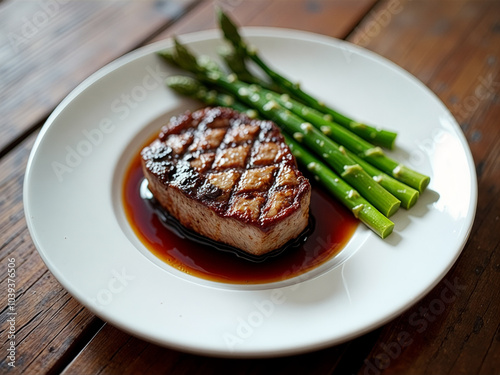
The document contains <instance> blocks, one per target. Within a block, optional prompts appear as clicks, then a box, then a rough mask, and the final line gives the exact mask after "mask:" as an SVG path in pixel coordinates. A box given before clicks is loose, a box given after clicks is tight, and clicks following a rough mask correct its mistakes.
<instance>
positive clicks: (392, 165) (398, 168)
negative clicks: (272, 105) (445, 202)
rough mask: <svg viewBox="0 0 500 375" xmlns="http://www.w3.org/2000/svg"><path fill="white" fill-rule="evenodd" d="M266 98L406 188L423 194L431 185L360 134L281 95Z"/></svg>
mask: <svg viewBox="0 0 500 375" xmlns="http://www.w3.org/2000/svg"><path fill="white" fill-rule="evenodd" d="M266 94H267V95H268V97H269V99H273V100H276V101H277V102H278V103H280V104H281V105H282V106H284V107H285V108H287V109H289V110H290V111H291V112H293V113H295V114H296V115H298V116H300V117H302V118H303V119H304V120H305V121H308V122H310V123H311V124H313V125H314V126H315V127H316V128H318V129H320V130H321V131H322V132H323V133H325V134H326V135H328V136H329V137H330V138H332V139H333V140H335V141H336V142H338V143H339V144H341V145H342V146H345V147H346V148H347V149H349V150H350V151H351V152H352V153H354V154H355V155H356V156H358V157H359V158H361V159H363V160H365V161H367V162H368V163H370V164H372V165H373V166H375V167H376V168H378V169H379V170H381V171H383V172H385V173H386V174H388V175H390V176H392V177H393V178H395V179H397V180H399V181H401V182H402V183H404V184H405V185H409V186H411V187H412V188H414V189H417V190H418V191H420V192H423V191H424V190H425V188H426V187H427V185H428V184H429V181H430V178H429V177H428V176H425V175H423V174H421V173H418V172H416V171H414V170H412V169H411V168H408V167H407V166H405V165H403V164H400V163H398V162H397V161H395V160H393V159H391V158H389V157H388V156H386V155H385V154H384V152H383V150H382V149H380V148H379V147H374V146H373V145H372V144H371V143H369V142H367V141H365V140H364V139H362V138H361V137H359V136H357V135H356V134H354V133H352V132H350V131H349V130H347V129H345V128H343V127H341V126H340V125H338V124H336V123H334V122H332V121H329V120H328V119H325V118H324V116H323V115H322V114H321V113H320V112H318V111H316V110H315V109H313V108H310V107H307V106H305V105H304V104H302V103H300V102H298V101H296V100H293V99H291V98H289V97H288V96H286V95H279V94H277V93H273V92H271V91H267V93H266ZM401 189H402V187H401V186H398V187H397V190H401ZM399 199H401V198H399Z"/></svg>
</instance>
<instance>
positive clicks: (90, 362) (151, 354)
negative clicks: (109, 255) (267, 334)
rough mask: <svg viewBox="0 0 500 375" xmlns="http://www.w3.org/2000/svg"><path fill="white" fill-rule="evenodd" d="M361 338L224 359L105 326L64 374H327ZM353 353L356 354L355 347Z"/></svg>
mask: <svg viewBox="0 0 500 375" xmlns="http://www.w3.org/2000/svg"><path fill="white" fill-rule="evenodd" d="M368 336H370V335H368ZM374 338H375V339H376V337H375V336H374V337H372V338H371V339H372V340H373V339H374ZM363 340H364V341H366V340H365V339H363ZM360 341H361V340H359V339H358V340H353V341H351V342H350V343H346V344H343V345H338V346H335V347H332V348H329V349H325V350H319V351H316V352H312V353H307V354H303V355H297V356H290V357H282V358H270V359H225V358H211V357H204V356H198V355H193V354H188V353H183V352H179V351H176V350H171V349H166V348H162V347H160V346H157V345H153V344H150V343H147V342H145V341H142V340H139V339H136V338H133V337H131V336H129V335H127V334H125V333H123V332H122V331H120V330H118V329H116V328H113V327H112V326H110V325H106V326H105V327H104V328H103V329H102V330H101V331H99V333H98V335H96V337H95V338H94V339H93V340H92V341H91V343H90V344H89V345H88V346H87V347H86V348H85V350H83V351H82V352H81V353H80V355H79V356H78V357H77V358H76V359H75V360H74V361H73V362H72V363H71V364H70V365H69V366H68V367H67V368H66V369H65V370H64V371H63V372H62V374H63V375H70V374H82V373H88V374H108V375H110V374H145V373H149V374H157V373H173V374H203V375H209V374H214V375H217V374H235V375H236V374H247V375H251V374H262V373H266V370H267V371H269V370H270V369H273V373H275V374H326V373H330V371H331V370H332V369H333V368H335V367H336V366H337V364H338V362H339V361H340V360H341V359H343V358H345V356H344V353H345V352H346V351H347V350H348V349H349V348H351V347H354V348H356V350H357V351H361V352H362V350H361V349H360V348H363V342H360ZM369 342H370V344H371V343H372V341H369ZM370 347H371V345H370ZM352 352H353V353H355V351H354V350H353V351H352ZM110 358H111V360H110Z"/></svg>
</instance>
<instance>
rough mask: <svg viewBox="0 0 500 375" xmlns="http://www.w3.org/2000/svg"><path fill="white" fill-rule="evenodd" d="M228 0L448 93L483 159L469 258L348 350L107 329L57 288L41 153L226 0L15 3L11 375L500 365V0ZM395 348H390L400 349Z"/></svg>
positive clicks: (9, 126)
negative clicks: (90, 81)
mask: <svg viewBox="0 0 500 375" xmlns="http://www.w3.org/2000/svg"><path fill="white" fill-rule="evenodd" d="M218 3H219V4H220V5H221V6H223V7H225V8H226V9H228V10H230V11H231V12H232V14H233V15H234V16H235V17H236V18H237V19H238V20H239V22H240V23H241V24H243V25H252V26H253V25H262V26H278V27H286V28H295V29H300V30H308V31H312V32H317V33H321V34H324V35H329V36H332V37H336V38H343V39H346V40H348V41H351V42H353V43H356V44H359V45H361V46H363V47H365V48H367V49H370V50H372V51H374V52H376V53H379V54H380V55H382V56H384V57H386V58H388V59H390V60H392V61H394V62H395V63H396V64H398V65H400V66H402V67H403V68H404V69H406V70H408V71H409V72H410V73H412V74H414V75H415V76H416V77H417V78H419V79H420V80H421V81H422V82H424V83H425V84H426V85H427V86H428V87H429V88H430V89H431V90H432V91H434V92H435V93H436V95H438V97H439V98H440V99H441V100H442V101H443V102H444V103H445V105H446V106H447V107H448V108H449V109H450V111H451V112H452V113H453V115H454V116H455V117H456V119H457V120H458V122H459V123H460V126H461V127H462V130H463V132H464V134H465V136H466V138H467V141H468V142H469V145H470V148H471V150H472V154H473V156H474V161H475V164H476V168H477V177H478V186H479V200H478V206H477V215H476V219H475V223H474V226H473V228H472V232H471V235H470V238H469V240H468V241H467V244H466V246H465V248H464V250H463V253H462V254H461V256H460V258H459V259H458V261H457V262H456V264H455V265H454V267H453V268H452V269H451V270H450V272H449V273H448V274H447V275H446V276H445V277H444V279H443V280H442V281H441V282H440V283H439V284H438V285H437V286H436V287H435V288H434V289H433V290H432V291H431V292H430V293H429V294H428V295H427V296H426V297H425V298H424V299H422V300H421V301H418V302H416V304H415V305H414V306H413V307H411V308H410V309H409V310H408V311H406V312H405V313H403V314H402V315H401V316H399V317H397V318H396V319H394V320H393V321H391V322H390V323H388V324H386V325H385V326H383V327H380V328H379V329H376V330H374V331H373V332H370V333H369V334H366V335H364V336H361V337H359V338H357V339H355V340H352V341H350V342H346V343H344V344H342V345H338V346H335V347H331V348H327V349H324V350H321V351H317V352H313V353H307V354H303V355H298V356H293V357H285V358H274V359H265V360H233V359H220V358H208V357H202V356H195V355H191V354H186V353H182V352H178V351H175V350H171V349H165V348H161V347H158V346H156V345H152V344H149V343H147V342H144V341H142V340H139V339H136V338H134V337H131V336H129V335H127V334H125V333H123V332H121V331H120V330H118V329H116V328H114V327H112V326H110V325H108V324H106V323H105V322H103V321H101V320H100V319H99V318H97V317H95V316H94V315H93V314H92V313H91V312H89V311H88V310H87V309H86V308H85V307H83V306H82V305H80V304H79V303H78V302H76V301H75V300H74V299H73V298H72V297H71V296H69V294H68V293H67V292H66V291H65V290H64V289H63V288H62V287H61V286H60V285H59V283H58V282H57V280H55V278H54V277H53V276H52V274H51V273H50V272H49V271H48V270H47V268H46V267H45V265H44V263H43V262H42V260H41V258H40V256H39V255H38V253H37V251H36V249H35V247H34V245H33V243H32V241H31V238H30V236H29V233H28V230H27V228H26V222H25V219H24V212H23V204H22V185H23V177H24V171H25V167H26V162H27V159H28V156H29V152H30V150H31V148H32V146H33V143H34V141H35V138H36V136H37V134H38V131H39V128H40V127H41V125H42V124H43V122H44V121H45V119H46V118H47V116H48V115H49V114H50V112H51V111H52V110H53V109H54V107H55V106H56V105H57V104H58V103H59V102H60V101H61V100H62V99H63V98H64V96H65V95H66V94H67V93H68V92H69V91H70V90H71V89H73V88H74V87H75V86H76V85H78V83H80V82H81V81H82V80H83V79H84V78H86V77H87V76H89V75H90V74H92V73H93V72H95V71H96V70H97V69H99V68H100V67H102V66H104V65H105V64H106V63H108V62H110V61H112V60H114V59H115V58H117V57H119V56H121V55H123V54H124V53H126V52H128V51H130V50H133V49H135V48H137V47H139V46H141V45H144V44H147V43H150V42H152V41H155V40H159V39H163V38H167V37H169V36H171V35H173V34H177V35H179V34H182V33H186V32H191V31H198V30H204V29H209V28H213V27H215V22H214V17H213V2H212V1H208V0H206V1H194V0H171V1H77V0H73V1H60V2H57V1H56V0H53V1H48V0H46V1H27V0H23V1H21V0H18V1H6V0H4V1H2V2H0V118H1V119H2V121H1V122H0V157H1V158H0V280H1V282H2V304H3V305H2V306H1V308H0V311H1V314H0V322H1V331H0V335H1V342H2V344H3V346H2V349H3V350H2V354H1V356H0V373H12V374H17V373H27V374H46V373H48V374H55V373H61V372H64V373H65V374H98V373H99V374H129V373H137V374H143V373H150V374H155V373H175V374H184V373H186V374H198V373H199V374H220V373H231V374H243V373H245V374H260V373H268V372H270V371H271V370H272V371H273V372H274V373H287V374H290V373H292V374H379V373H383V374H401V373H404V374H499V373H500V331H499V322H500V319H499V317H500V292H499V290H500V288H499V286H500V259H499V254H498V250H499V242H500V235H499V233H500V219H499V217H500V203H499V201H500V200H499V199H498V196H499V193H500V191H499V190H500V188H499V186H500V141H499V137H500V125H499V124H500V123H499V120H498V119H499V118H500V98H499V93H500V2H498V1H493V0H492V1H488V0H475V1H473V0H471V1H466V0H439V1H438V0H413V1H409V0H408V1H404V0H387V1H384V0H380V1H376V0H333V1H327V0H275V1H270V0H250V1H248V0H247V1H242V0H221V1H219V2H218ZM44 4H45V5H44ZM47 4H49V5H47ZM40 12H41V13H44V14H45V16H44V15H41V13H40ZM9 258H15V259H16V266H17V288H18V289H17V300H16V308H17V311H18V312H19V315H18V317H17V321H16V329H17V332H16V339H17V340H16V341H17V346H16V367H15V368H10V367H9V366H8V365H7V362H8V360H7V358H6V353H7V348H8V339H7V330H8V322H7V319H8V317H9V316H8V315H7V313H8V310H7V298H6V297H7V296H6V290H7V267H8V259H9ZM450 283H452V284H455V285H457V286H458V287H459V288H458V289H457V293H456V295H455V296H456V298H454V299H453V301H452V302H450V303H448V304H446V309H445V311H444V312H442V313H440V314H439V315H433V314H431V313H430V312H429V310H428V307H429V306H430V304H432V302H433V301H434V300H436V299H439V298H440V295H441V292H442V291H443V289H444V288H446V287H447V286H448V285H449V284H450ZM425 310H427V312H426V311H425ZM415 316H418V318H419V319H421V320H422V319H423V320H422V323H421V324H420V325H415V324H412V322H413V323H414V321H413V320H412V319H415ZM424 322H425V329H424ZM405 332H407V333H408V334H409V335H410V338H411V341H410V342H411V343H410V344H409V345H407V346H405V347H404V348H402V349H401V350H399V349H397V345H396V343H398V340H400V338H401V335H403V334H404V333H405ZM384 348H385V349H384ZM390 348H392V349H393V351H392V352H391V353H392V354H391V356H389V355H387V354H386V352H387V351H388V350H390Z"/></svg>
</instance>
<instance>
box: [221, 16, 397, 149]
mask: <svg viewBox="0 0 500 375" xmlns="http://www.w3.org/2000/svg"><path fill="white" fill-rule="evenodd" d="M217 14H218V19H219V25H220V28H221V29H222V32H223V33H224V37H225V38H226V39H227V40H228V41H230V42H231V44H232V45H233V46H234V48H235V50H236V51H237V53H238V54H241V55H244V56H247V57H248V58H250V59H251V60H252V61H254V62H255V63H256V64H257V65H258V66H259V67H260V68H261V69H262V70H263V71H264V72H265V73H266V74H267V75H268V76H269V78H271V80H272V81H273V82H275V83H276V84H277V85H278V86H279V87H280V88H282V89H283V90H284V91H286V92H288V93H289V94H290V95H292V96H293V97H295V98H297V99H298V100H300V101H302V102H304V103H305V104H307V105H308V106H310V107H312V108H314V109H316V110H318V111H320V112H323V113H325V114H327V115H329V116H331V118H332V119H333V120H335V121H336V122H337V123H339V124H340V125H342V126H343V127H345V128H347V129H349V130H351V131H352V132H353V133H355V134H357V135H359V136H360V137H362V138H364V139H366V140H369V141H371V142H372V143H374V144H376V145H378V146H382V147H386V148H389V149H392V148H394V143H395V140H396V136H397V134H396V133H394V132H391V131H387V130H379V129H377V128H375V127H373V126H370V125H367V124H363V123H360V122H357V121H354V120H352V119H351V118H349V117H347V116H344V115H343V114H341V113H339V112H337V111H335V110H334V109H333V108H331V107H328V106H326V105H325V104H324V103H323V102H321V101H319V100H317V99H316V98H314V97H313V96H311V95H310V94H308V93H306V92H305V91H303V90H302V89H301V88H300V86H299V85H298V84H295V83H293V82H291V81H290V80H288V79H287V78H285V77H284V76H282V75H281V74H279V73H277V72H276V71H275V70H273V69H272V68H271V67H269V66H268V65H267V64H266V63H265V62H264V60H262V59H261V58H260V56H259V54H258V52H257V50H256V49H255V48H250V47H248V46H247V44H246V43H245V42H244V41H243V39H242V38H241V35H240V34H239V32H238V27H237V26H236V25H235V23H234V22H233V21H232V20H231V19H230V18H229V16H228V15H227V14H225V13H224V12H223V11H222V10H221V9H218V11H217Z"/></svg>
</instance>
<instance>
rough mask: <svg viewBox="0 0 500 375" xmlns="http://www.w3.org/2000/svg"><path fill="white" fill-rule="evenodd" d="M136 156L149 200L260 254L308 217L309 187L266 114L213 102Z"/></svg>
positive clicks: (300, 228)
mask: <svg viewBox="0 0 500 375" xmlns="http://www.w3.org/2000/svg"><path fill="white" fill-rule="evenodd" d="M141 155H142V165H143V170H144V174H145V176H146V178H147V179H148V183H149V189H150V190H151V192H152V193H153V195H154V197H155V198H156V200H157V201H158V202H159V203H160V204H161V205H162V206H163V207H164V208H165V209H166V210H167V211H168V212H169V213H170V214H171V215H172V216H174V217H175V218H176V219H177V220H179V222H180V223H181V224H182V225H184V226H185V227H187V228H189V229H192V230H194V231H195V232H198V233H200V234H202V235H204V236H206V237H208V238H211V239H213V240H216V241H219V242H223V243H226V244H229V245H232V246H234V247H237V248H239V249H241V250H243V251H245V252H247V253H250V254H253V255H262V254H265V253H267V252H269V251H272V250H275V249H277V248H279V247H281V246H283V245H284V244H285V243H286V242H288V241H289V240H291V239H293V238H295V237H297V236H298V235H299V234H300V233H301V232H302V231H303V230H304V229H305V228H306V226H307V224H308V218H309V201H310V195H311V186H310V184H309V181H308V180H307V179H306V178H305V177H304V176H303V175H302V174H301V172H300V171H299V170H298V169H297V166H296V163H295V159H294V157H293V155H292V154H291V152H290V150H289V148H288V146H287V145H286V143H285V141H284V139H283V136H282V135H281V133H280V131H279V129H278V128H277V126H276V125H275V124H274V123H272V122H270V121H259V120H252V119H250V118H248V117H247V116H245V115H243V114H240V113H238V112H236V111H233V110H231V109H228V108H220V107H217V108H205V109H201V110H198V111H196V112H193V113H189V112H188V113H185V114H183V115H180V116H177V117H174V118H172V119H171V120H170V122H169V123H168V124H167V125H165V126H163V127H162V129H161V132H160V134H159V136H158V138H157V139H155V140H154V141H153V142H152V143H151V144H150V145H149V146H147V147H145V148H144V149H143V151H142V154H141Z"/></svg>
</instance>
